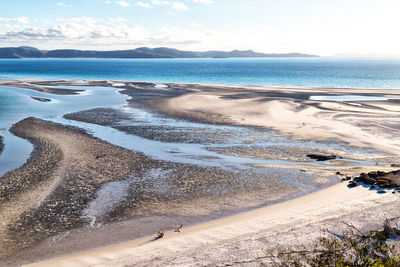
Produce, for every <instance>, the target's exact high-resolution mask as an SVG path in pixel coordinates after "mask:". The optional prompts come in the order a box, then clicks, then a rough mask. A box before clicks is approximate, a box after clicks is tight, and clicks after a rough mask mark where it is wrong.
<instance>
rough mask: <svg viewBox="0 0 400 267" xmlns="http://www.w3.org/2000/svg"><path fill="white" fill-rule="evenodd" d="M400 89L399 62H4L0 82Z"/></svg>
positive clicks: (330, 59) (0, 63) (0, 66)
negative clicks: (94, 81) (33, 80)
mask: <svg viewBox="0 0 400 267" xmlns="http://www.w3.org/2000/svg"><path fill="white" fill-rule="evenodd" d="M26 77H36V78H44V79H52V78H72V79H89V78H91V79H124V80H138V81H160V82H190V83H219V84H254V85H294V86H317V87H325V86H326V87H383V88H400V58H338V57H321V58H256V59H254V58H251V59H250V58H241V59H11V60H9V59H3V60H0V79H5V78H26Z"/></svg>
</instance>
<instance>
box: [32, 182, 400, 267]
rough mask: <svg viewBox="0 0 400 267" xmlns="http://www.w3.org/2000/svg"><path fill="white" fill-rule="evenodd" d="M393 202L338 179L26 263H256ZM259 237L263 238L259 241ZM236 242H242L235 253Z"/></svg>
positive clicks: (374, 217) (375, 222) (373, 219)
mask: <svg viewBox="0 0 400 267" xmlns="http://www.w3.org/2000/svg"><path fill="white" fill-rule="evenodd" d="M395 203H398V196H393V195H379V194H378V195H377V194H371V192H368V189H367V188H363V187H360V186H359V187H357V188H353V189H348V188H347V187H346V185H345V184H344V183H342V184H337V185H333V186H331V187H328V188H326V189H322V190H319V191H317V192H314V193H311V194H308V195H305V196H302V197H299V198H296V199H292V200H288V201H285V202H281V203H277V204H274V205H270V206H266V207H263V208H258V209H255V210H251V211H248V212H244V213H240V214H236V215H233V216H229V217H226V218H221V219H217V220H213V221H209V222H206V223H201V224H198V225H194V226H190V227H187V228H186V227H185V228H183V229H182V230H181V233H180V234H178V233H176V232H172V231H171V232H166V233H165V235H164V238H163V239H160V240H156V241H154V239H153V237H154V236H148V237H144V238H140V239H136V240H133V241H130V242H125V243H121V244H117V245H112V246H108V247H104V248H100V249H95V250H88V251H85V252H81V253H77V254H74V255H69V256H65V257H60V258H55V259H52V260H49V261H43V262H39V263H36V264H32V265H29V266H71V265H76V266H109V265H110V264H112V265H113V266H126V265H134V266H146V265H147V264H148V263H149V262H151V264H152V266H165V264H169V265H174V266H185V265H197V264H201V265H204V266H212V265H225V264H232V263H233V262H236V264H239V263H240V262H242V261H243V263H244V262H247V263H252V264H260V263H265V261H264V262H263V260H257V259H256V258H262V257H263V255H264V256H266V253H267V252H268V251H267V249H268V248H269V249H274V248H275V249H276V248H277V247H279V246H282V247H284V246H285V245H287V243H286V242H285V241H284V239H285V238H287V237H289V236H290V237H291V238H292V239H291V240H290V243H291V244H292V245H295V244H296V242H298V241H299V240H301V241H302V244H309V243H310V242H313V240H314V239H315V238H317V237H318V236H319V235H322V234H323V228H326V227H327V226H328V225H329V226H330V227H331V228H329V229H330V231H333V232H335V231H340V229H342V228H343V226H344V223H346V222H348V220H351V223H352V224H354V225H356V226H360V227H362V228H361V229H363V230H365V229H373V227H377V226H379V225H380V224H381V223H382V222H383V221H384V220H385V218H386V214H385V212H383V211H384V210H383V207H384V208H385V210H386V212H388V211H390V213H391V218H392V217H396V216H399V215H400V212H399V211H398V210H393V209H392V208H391V205H393V204H395ZM376 207H380V209H381V211H382V213H381V214H377V213H376ZM360 209H361V210H363V214H362V217H369V216H370V217H369V223H367V224H365V221H364V219H362V218H361V220H360V218H359V216H358V213H359V210H360ZM338 211H340V214H338V213H337V212H338ZM342 225H343V226H342ZM278 229H279V230H278ZM293 230H295V232H293ZM305 236H307V238H306V239H305ZM260 238H262V239H264V240H265V241H264V242H265V243H263V242H261V243H260V242H259V239H260ZM275 242H276V243H275ZM237 246H240V248H241V251H240V253H239V254H238V251H237V248H238V247H237ZM246 246H248V247H246ZM246 253H247V254H246ZM155 255H157V256H156V257H155ZM243 257H244V258H243Z"/></svg>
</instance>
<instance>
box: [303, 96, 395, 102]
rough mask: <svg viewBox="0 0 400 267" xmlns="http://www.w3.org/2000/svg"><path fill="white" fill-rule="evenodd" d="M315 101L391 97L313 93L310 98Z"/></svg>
mask: <svg viewBox="0 0 400 267" xmlns="http://www.w3.org/2000/svg"><path fill="white" fill-rule="evenodd" d="M309 99H310V100H315V101H334V102H351V101H387V100H389V98H386V97H381V96H365V95H312V96H310V98H309Z"/></svg>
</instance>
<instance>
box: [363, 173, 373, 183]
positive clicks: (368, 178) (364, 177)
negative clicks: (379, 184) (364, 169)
mask: <svg viewBox="0 0 400 267" xmlns="http://www.w3.org/2000/svg"><path fill="white" fill-rule="evenodd" d="M360 181H361V182H363V183H364V184H375V183H376V180H375V179H372V178H370V177H369V176H368V174H366V173H361V174H360Z"/></svg>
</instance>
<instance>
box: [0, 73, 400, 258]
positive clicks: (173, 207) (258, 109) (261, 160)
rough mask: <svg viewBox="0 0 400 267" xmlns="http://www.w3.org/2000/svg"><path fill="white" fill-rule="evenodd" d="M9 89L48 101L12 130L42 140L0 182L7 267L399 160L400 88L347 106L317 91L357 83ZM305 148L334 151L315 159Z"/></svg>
mask: <svg viewBox="0 0 400 267" xmlns="http://www.w3.org/2000/svg"><path fill="white" fill-rule="evenodd" d="M2 86H5V87H7V88H16V90H17V89H18V88H19V89H18V90H23V91H19V92H21V93H22V92H23V94H24V96H26V97H27V98H31V97H32V96H33V97H37V98H40V99H49V100H52V101H46V102H41V101H36V100H32V101H34V102H32V105H35V107H37V108H36V109H35V110H34V112H33V113H31V114H32V116H34V117H29V118H26V117H24V114H25V113H23V114H22V113H21V116H17V117H16V118H15V121H12V126H11V127H10V131H11V132H12V133H13V134H14V136H16V137H19V138H23V140H27V141H28V142H30V143H31V144H33V147H34V148H33V151H29V150H27V151H26V153H27V155H28V158H29V159H28V161H27V162H23V164H21V166H18V168H14V169H10V170H8V171H6V170H4V171H5V172H6V174H5V175H4V176H3V177H2V178H0V213H1V216H2V218H4V219H3V220H2V222H1V224H0V227H1V228H0V235H1V237H2V240H3V242H1V244H0V248H1V250H0V251H1V255H0V257H1V258H2V259H1V261H0V262H1V263H2V264H3V265H9V264H26V263H32V262H37V261H39V260H45V259H49V258H53V257H59V256H63V255H66V254H73V253H76V252H80V251H84V250H87V249H94V248H99V247H103V246H108V245H112V244H116V243H120V242H124V241H129V240H132V239H136V238H140V237H145V236H151V235H154V234H155V233H157V231H159V230H160V229H162V230H165V231H167V230H174V229H175V227H176V226H177V225H182V224H183V225H184V226H185V227H189V226H190V225H194V224H198V223H201V222H206V221H210V220H215V219H218V218H222V217H226V216H230V215H233V214H237V213H240V212H245V211H249V210H252V209H255V208H260V207H264V206H269V205H272V204H276V203H281V202H282V203H285V201H287V200H289V199H294V198H296V197H300V196H303V195H306V194H309V193H311V192H314V191H318V190H321V189H324V188H326V187H328V186H331V185H333V184H337V183H340V181H341V179H342V178H343V177H345V176H355V175H358V174H359V173H361V172H370V171H377V170H384V171H390V170H392V169H393V168H392V167H391V165H392V164H397V163H399V162H400V159H399V155H400V152H399V151H400V149H399V145H398V143H397V142H396V140H393V137H394V136H396V135H397V133H398V132H397V131H398V129H397V128H396V127H395V125H398V123H399V117H398V112H397V111H396V108H398V107H399V100H398V99H400V95H399V94H398V93H397V91H396V90H387V91H385V92H386V93H385V99H383V100H380V99H376V98H373V100H371V99H368V100H370V101H368V100H366V98H363V97H360V98H359V99H351V103H347V102H343V101H342V100H341V101H337V102H335V101H332V98H329V101H324V99H322V100H315V98H313V97H312V96H313V95H319V96H320V95H325V96H332V95H342V94H343V93H344V92H345V91H346V90H350V89H328V88H325V89H322V88H318V89H316V88H314V89H311V88H297V87H293V88H286V87H285V88H278V87H261V86H256V87H251V86H247V87H246V86H241V87H238V86H222V85H204V84H176V83H151V82H131V81H100V80H99V81H94V80H88V81H85V82H81V81H79V82H74V81H69V80H58V81H37V80H24V81H17V80H14V81H9V82H8V83H7V82H4V81H3V82H2ZM49 88H50V89H49ZM27 89H30V90H27ZM68 90H70V91H68ZM354 90H355V89H354ZM27 92H29V93H27ZM356 93H357V94H359V95H364V96H374V95H376V94H378V90H377V89H365V90H364V89H358V91H356ZM353 94H354V92H352V95H353ZM104 98H108V100H109V101H106V100H107V99H104ZM70 103H74V104H73V105H71V104H70ZM354 103H356V104H357V105H354ZM376 118H379V119H380V120H377V119H376ZM9 124H10V125H11V123H9ZM383 128H384V129H385V131H382V129H383ZM0 147H1V145H0ZM0 151H1V150H0ZM309 154H318V155H326V156H330V155H334V156H335V157H334V158H332V159H330V160H327V161H321V162H317V161H315V160H313V159H311V158H309V157H307V155H309ZM0 162H1V155H0ZM277 227H278V226H277ZM308 230H309V229H308ZM82 237H85V238H82Z"/></svg>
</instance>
